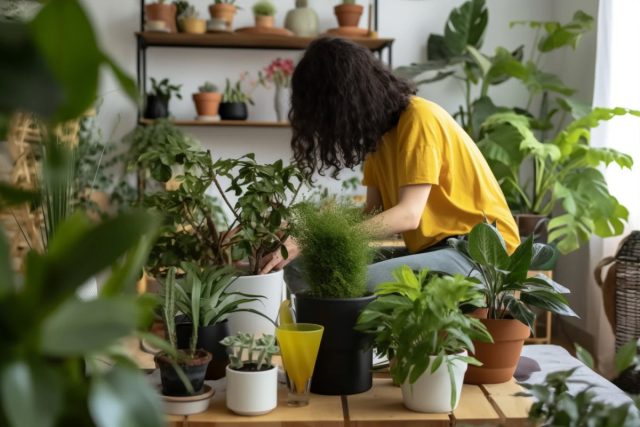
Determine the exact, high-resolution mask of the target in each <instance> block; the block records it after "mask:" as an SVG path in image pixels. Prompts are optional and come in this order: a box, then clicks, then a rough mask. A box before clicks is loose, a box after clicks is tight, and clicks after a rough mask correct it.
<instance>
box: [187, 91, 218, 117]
mask: <svg viewBox="0 0 640 427" xmlns="http://www.w3.org/2000/svg"><path fill="white" fill-rule="evenodd" d="M221 100H222V95H221V94H219V93H217V92H198V93H194V94H193V102H194V103H195V104H196V111H197V112H198V115H199V116H209V117H212V116H217V115H218V108H219V107H220V101H221Z"/></svg>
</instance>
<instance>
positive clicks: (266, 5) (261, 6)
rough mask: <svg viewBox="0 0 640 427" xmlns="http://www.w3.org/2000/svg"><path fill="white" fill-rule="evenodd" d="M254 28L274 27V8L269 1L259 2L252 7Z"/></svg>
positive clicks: (262, 0)
mask: <svg viewBox="0 0 640 427" xmlns="http://www.w3.org/2000/svg"><path fill="white" fill-rule="evenodd" d="M253 16H254V17H255V20H256V27H259V28H273V27H274V26H275V16H276V7H275V6H274V5H273V3H271V2H270V1H269V0H261V1H259V2H257V3H255V4H254V5H253Z"/></svg>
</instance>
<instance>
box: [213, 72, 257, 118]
mask: <svg viewBox="0 0 640 427" xmlns="http://www.w3.org/2000/svg"><path fill="white" fill-rule="evenodd" d="M247 103H249V104H251V105H253V100H252V99H251V97H250V96H249V95H247V94H246V93H245V92H244V91H243V90H242V80H238V81H237V82H236V84H235V85H232V84H231V81H230V80H229V79H227V82H226V85H225V88H224V93H223V94H222V102H221V103H220V118H221V119H222V120H247V118H248V117H249V110H248V109H247Z"/></svg>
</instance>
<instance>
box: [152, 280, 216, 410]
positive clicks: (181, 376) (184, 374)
mask: <svg viewBox="0 0 640 427" xmlns="http://www.w3.org/2000/svg"><path fill="white" fill-rule="evenodd" d="M178 286H179V285H178V284H177V281H176V269H175V268H173V267H172V268H170V269H169V272H168V274H167V277H166V280H164V284H163V300H162V304H161V306H162V317H163V320H164V323H165V327H166V335H167V338H168V340H169V344H170V345H171V347H172V348H174V349H176V350H177V355H178V357H174V356H173V355H170V354H168V353H165V352H161V353H158V354H156V356H155V362H156V365H157V366H158V368H159V369H160V379H161V381H162V394H163V395H164V396H173V397H176V396H195V395H200V394H203V392H205V390H204V377H205V373H206V371H207V366H208V365H209V362H210V361H211V354H210V353H209V352H207V351H205V350H201V349H197V342H198V328H193V329H192V332H191V338H190V340H189V347H188V348H187V349H179V348H178V341H177V338H176V323H175V319H176V313H177V309H176V293H177V289H178ZM200 308H201V307H200V299H198V298H194V299H193V300H192V301H191V304H190V307H189V311H190V313H191V316H192V317H193V319H194V323H196V324H198V323H199V322H200V317H199V316H200ZM209 389H210V388H209ZM207 406H208V403H207ZM204 409H206V407H205V408H204Z"/></svg>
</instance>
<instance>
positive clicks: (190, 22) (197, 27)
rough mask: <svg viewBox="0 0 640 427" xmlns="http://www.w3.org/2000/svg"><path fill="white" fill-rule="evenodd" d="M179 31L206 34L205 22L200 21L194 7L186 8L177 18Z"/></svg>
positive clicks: (204, 20)
mask: <svg viewBox="0 0 640 427" xmlns="http://www.w3.org/2000/svg"><path fill="white" fill-rule="evenodd" d="M178 22H179V24H180V30H181V31H183V32H185V33H189V34H204V33H206V32H207V20H206V19H201V18H200V14H199V13H198V11H197V10H196V8H195V7H194V6H191V5H189V6H187V8H186V9H185V10H184V11H183V12H182V13H181V14H180V15H179V16H178Z"/></svg>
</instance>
